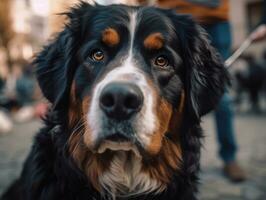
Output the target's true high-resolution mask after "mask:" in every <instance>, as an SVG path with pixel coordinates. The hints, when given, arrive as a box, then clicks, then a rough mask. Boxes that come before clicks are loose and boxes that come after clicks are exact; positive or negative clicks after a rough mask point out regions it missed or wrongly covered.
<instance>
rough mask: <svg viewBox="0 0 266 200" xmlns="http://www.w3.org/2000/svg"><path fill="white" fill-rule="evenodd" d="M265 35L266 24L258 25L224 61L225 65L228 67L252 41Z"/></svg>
mask: <svg viewBox="0 0 266 200" xmlns="http://www.w3.org/2000/svg"><path fill="white" fill-rule="evenodd" d="M265 37H266V25H261V26H259V27H258V28H257V29H256V30H255V31H253V32H252V33H251V34H250V35H249V37H248V38H247V39H246V40H245V41H244V42H243V43H242V45H241V46H240V47H239V48H238V49H237V50H236V51H235V52H234V53H233V55H231V56H230V57H229V58H228V59H227V60H226V61H225V67H226V68H229V67H230V66H231V65H232V64H233V63H234V62H235V61H236V60H237V59H238V58H239V56H240V55H241V54H242V53H243V52H244V51H245V50H246V49H247V48H248V47H249V46H250V45H251V44H252V42H254V41H258V40H262V39H264V38H265Z"/></svg>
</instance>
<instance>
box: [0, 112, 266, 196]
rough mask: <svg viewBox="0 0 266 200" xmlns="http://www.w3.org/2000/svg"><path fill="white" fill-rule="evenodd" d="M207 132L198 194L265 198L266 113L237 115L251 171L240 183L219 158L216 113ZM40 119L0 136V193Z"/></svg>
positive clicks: (243, 156)
mask: <svg viewBox="0 0 266 200" xmlns="http://www.w3.org/2000/svg"><path fill="white" fill-rule="evenodd" d="M202 125H203V129H204V131H205V138H204V142H203V144H204V146H203V148H202V160H201V163H202V171H201V174H200V177H201V180H200V182H201V185H200V194H199V197H200V199H202V200H242V199H243V200H266V115H258V116H256V115H251V114H242V115H237V116H236V121H235V127H236V131H237V139H238V143H239V153H238V160H239V162H240V164H241V165H242V166H243V167H244V169H245V170H246V171H247V173H248V180H247V181H245V182H244V183H241V184H234V183H231V182H230V181H228V180H227V179H226V178H225V177H224V176H223V173H222V171H221V169H222V162H221V161H220V160H219V158H218V157H217V143H216V134H215V129H214V123H213V116H212V115H211V114H210V115H208V116H206V117H204V118H203V124H202ZM40 127H41V124H40V122H39V121H31V122H28V123H25V124H17V125H16V126H15V128H14V130H13V132H12V133H9V134H8V135H0V158H1V159H0V194H1V193H2V192H3V191H4V189H5V188H6V187H7V186H8V185H9V184H10V183H11V182H12V181H13V180H14V179H16V178H17V177H18V176H19V174H20V171H21V168H22V163H23V161H24V159H25V157H26V155H27V153H28V151H29V149H30V146H31V141H32V137H33V136H34V133H36V131H37V130H38V129H39V128H40Z"/></svg>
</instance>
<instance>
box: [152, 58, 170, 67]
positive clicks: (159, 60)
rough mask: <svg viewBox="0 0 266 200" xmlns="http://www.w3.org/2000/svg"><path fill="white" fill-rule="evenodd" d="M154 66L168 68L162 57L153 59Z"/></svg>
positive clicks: (165, 59)
mask: <svg viewBox="0 0 266 200" xmlns="http://www.w3.org/2000/svg"><path fill="white" fill-rule="evenodd" d="M154 64H155V65H157V66H159V67H167V66H168V59H167V58H166V57H164V56H159V57H157V58H156V59H155V62H154Z"/></svg>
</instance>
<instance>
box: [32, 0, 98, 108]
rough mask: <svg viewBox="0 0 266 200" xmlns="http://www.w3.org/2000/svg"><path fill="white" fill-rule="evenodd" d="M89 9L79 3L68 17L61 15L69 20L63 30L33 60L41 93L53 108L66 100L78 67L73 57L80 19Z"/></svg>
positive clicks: (79, 33)
mask: <svg viewBox="0 0 266 200" xmlns="http://www.w3.org/2000/svg"><path fill="white" fill-rule="evenodd" d="M92 8H93V6H91V5H89V4H87V3H84V2H82V3H81V4H80V5H78V6H77V7H75V8H72V9H71V10H70V12H69V13H64V15H66V16H67V17H68V20H69V21H68V22H67V24H66V25H65V28H64V30H63V31H62V32H61V33H59V34H58V36H57V37H56V38H55V39H54V40H53V41H52V42H51V43H50V44H49V45H47V46H45V47H44V48H43V50H42V51H41V52H40V53H39V54H38V55H37V56H36V58H35V60H34V65H35V66H36V76H37V80H38V83H39V86H40V88H41V91H42V93H43V95H44V96H45V97H46V98H47V99H48V100H49V101H50V102H51V103H52V105H53V107H58V106H63V105H64V104H65V103H66V102H67V99H68V98H67V97H66V96H67V95H68V94H69V90H70V87H71V82H72V79H73V76H74V73H75V69H76V68H77V67H78V62H77V56H76V53H77V49H78V47H79V45H80V40H81V34H82V27H81V24H82V22H81V20H82V15H83V14H84V13H85V12H84V11H85V10H86V13H89V12H88V10H89V9H90V10H92ZM65 97H66V98H65ZM62 100H63V101H62Z"/></svg>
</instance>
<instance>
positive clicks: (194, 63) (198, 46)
mask: <svg viewBox="0 0 266 200" xmlns="http://www.w3.org/2000/svg"><path fill="white" fill-rule="evenodd" d="M131 9H138V10H140V12H142V13H143V18H142V19H141V22H140V25H139V30H138V32H137V33H136V38H137V40H140V41H142V40H141V38H143V37H144V36H145V35H147V34H148V33H151V32H156V31H160V32H162V33H163V34H164V36H165V37H166V38H167V40H168V41H167V43H168V45H169V46H170V47H171V48H172V49H173V50H174V51H175V52H174V53H173V54H174V55H170V53H169V52H166V54H169V58H170V60H171V63H172V66H171V69H170V70H168V71H166V72H162V71H160V70H152V69H150V65H149V62H148V60H149V59H148V57H149V56H152V55H153V53H152V52H145V50H143V49H141V48H140V47H135V48H136V49H138V52H139V55H138V57H139V62H142V66H143V67H145V68H144V69H142V70H143V71H145V72H146V73H147V76H150V77H151V79H152V80H153V81H154V82H155V84H156V85H157V86H158V88H159V90H160V92H161V95H163V96H164V97H165V99H167V100H168V101H169V102H170V103H172V104H173V105H174V106H176V105H177V103H178V98H179V95H180V91H181V88H183V89H184V90H185V94H186V102H185V111H184V116H183V122H182V127H181V133H180V134H181V136H180V137H181V148H182V159H183V163H182V166H181V169H179V170H178V171H176V172H175V173H174V176H173V177H172V179H171V182H170V183H169V185H168V187H167V189H166V190H165V192H163V193H161V194H158V195H153V194H150V195H145V196H137V197H135V198H131V199H136V200H137V199H138V200H144V199H155V200H165V199H167V200H175V199H179V200H195V199H197V197H196V194H197V182H198V176H197V175H198V171H199V159H200V147H201V143H200V139H201V137H202V131H201V128H200V117H201V116H202V115H204V114H206V113H207V112H209V111H210V110H212V109H213V108H214V106H215V105H216V104H217V102H218V101H219V98H220V97H221V95H222V94H223V92H224V88H225V85H226V83H227V80H228V78H227V72H226V70H225V69H224V67H223V64H222V62H221V60H220V59H219V56H218V55H217V54H216V52H215V51H214V49H213V48H212V47H211V46H210V45H209V42H208V40H207V39H206V37H207V36H206V34H205V32H204V31H203V30H202V29H201V28H200V27H199V26H198V25H197V24H196V23H195V22H194V21H193V20H192V19H191V18H190V17H189V16H184V15H178V14H176V13H175V11H171V10H161V9H158V8H141V7H140V8H139V7H136V8H132V7H127V6H122V5H119V6H108V7H105V6H99V5H96V6H91V5H89V4H87V3H81V4H80V5H79V6H78V7H76V8H74V9H72V10H71V12H70V13H67V15H68V16H69V18H70V23H69V24H67V25H66V27H65V30H64V31H63V32H62V33H60V34H59V35H58V36H57V38H56V39H55V40H54V42H52V43H51V44H50V45H48V46H46V47H45V48H44V49H43V51H42V52H41V53H40V54H39V55H38V56H37V58H36V60H35V64H36V65H37V79H38V82H39V84H40V87H41V89H42V92H43V94H44V96H45V97H46V98H47V99H48V100H49V101H50V102H51V103H52V105H53V107H52V109H51V111H50V112H49V114H48V115H47V117H46V120H45V121H44V123H45V126H44V128H42V129H41V130H40V131H39V133H38V134H37V135H36V137H35V139H34V144H33V146H32V149H31V152H30V154H29V156H28V158H27V160H26V162H25V164H24V168H23V171H22V173H21V176H20V177H19V178H18V180H17V181H16V182H15V183H14V184H13V185H12V186H11V187H10V188H9V189H8V190H7V192H6V193H5V194H4V195H3V197H2V200H47V199H49V200H55V199H62V200H63V199H64V200H68V199H69V200H72V199H78V200H85V199H86V200H88V199H91V200H93V199H97V200H98V199H99V200H100V199H102V197H101V195H100V194H99V193H98V192H97V191H96V190H95V189H94V188H93V187H92V185H91V183H89V182H88V181H87V178H86V176H85V175H84V173H83V172H82V171H80V170H79V169H78V168H77V167H76V166H75V164H74V162H73V160H72V159H71V157H70V155H69V154H68V151H67V144H66V143H67V140H68V138H69V137H70V134H71V130H68V128H67V127H68V126H67V121H68V119H67V116H68V115H67V113H68V108H69V107H68V106H69V95H70V87H71V83H72V81H73V79H75V80H76V83H77V87H78V90H79V94H80V96H79V98H82V97H83V96H84V95H85V93H86V94H87V93H90V92H91V91H90V89H91V87H92V85H93V84H94V83H95V82H97V80H98V79H99V77H100V76H101V74H103V73H105V71H104V67H103V64H101V63H100V64H97V67H93V68H90V69H89V70H88V69H87V68H86V65H88V64H87V62H90V61H87V60H86V56H88V54H89V52H87V51H89V49H91V48H92V46H94V45H95V44H96V43H97V42H96V39H97V38H98V37H99V34H97V33H98V32H99V31H101V30H103V29H104V28H106V27H108V26H110V27H118V29H119V31H120V33H121V34H123V35H124V36H125V37H124V38H122V39H121V40H122V42H121V44H120V46H119V47H117V49H113V50H112V51H111V52H112V53H110V54H109V56H108V57H107V58H106V61H105V62H106V63H107V64H108V63H109V64H110V65H109V68H112V67H114V65H115V64H114V63H112V62H113V59H114V58H115V56H116V54H118V55H120V54H121V52H123V49H124V48H125V46H123V44H125V43H126V41H127V40H128V38H127V37H128V36H127V34H126V33H127V30H126V29H125V28H124V26H123V25H124V24H123V23H125V21H126V20H127V14H126V13H127V11H128V10H131ZM157 18H158V20H157V21H156V19H157ZM168 22H169V23H170V22H171V23H172V24H173V27H171V26H169V24H168ZM169 29H172V30H173V33H170V32H169ZM121 49H122V50H121ZM105 51H109V50H108V48H107V47H105ZM143 55H145V56H143ZM146 55H147V56H146ZM116 62H118V61H116ZM106 63H105V65H107V64H106ZM98 65H99V66H98ZM84 66H85V67H84ZM84 75H86V76H84ZM165 77H166V78H165ZM165 79H167V80H165ZM118 199H119V198H118Z"/></svg>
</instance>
